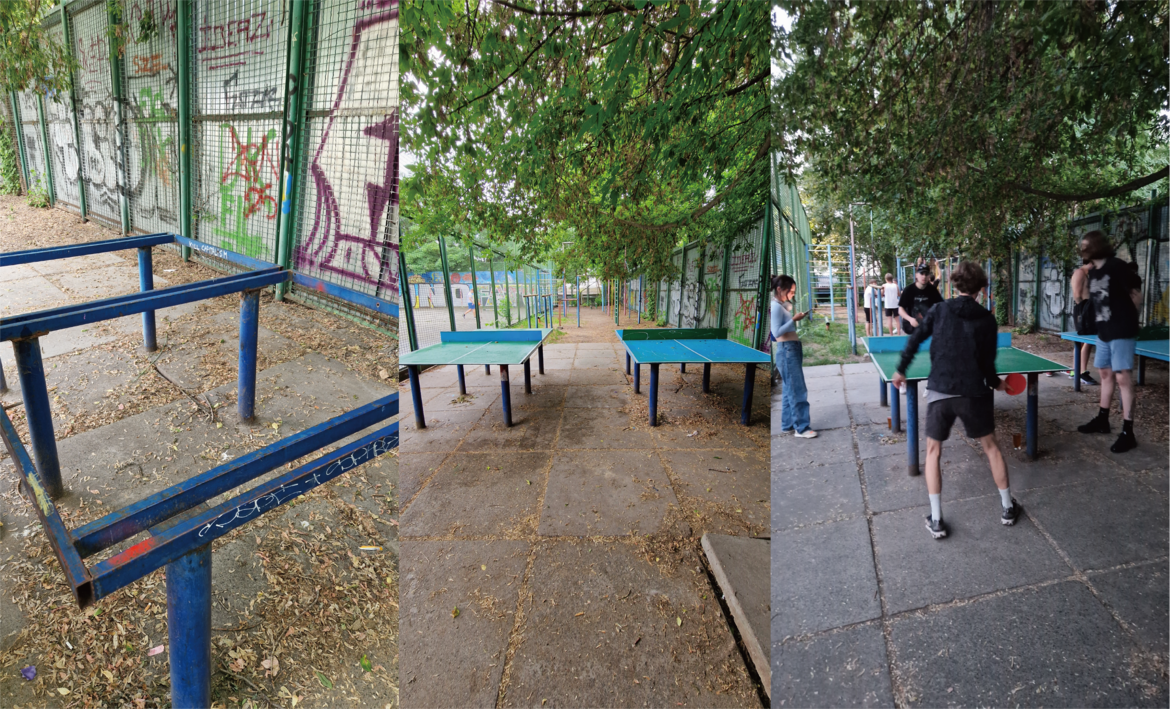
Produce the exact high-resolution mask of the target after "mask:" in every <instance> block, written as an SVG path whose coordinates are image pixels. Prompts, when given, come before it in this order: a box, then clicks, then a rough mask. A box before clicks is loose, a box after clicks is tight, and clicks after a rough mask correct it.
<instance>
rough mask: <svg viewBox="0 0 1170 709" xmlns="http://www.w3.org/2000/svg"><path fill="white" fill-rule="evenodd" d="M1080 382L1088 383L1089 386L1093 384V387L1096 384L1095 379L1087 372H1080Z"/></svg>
mask: <svg viewBox="0 0 1170 709" xmlns="http://www.w3.org/2000/svg"><path fill="white" fill-rule="evenodd" d="M1081 383H1082V384H1088V385H1089V386H1094V387H1095V386H1098V382H1097V380H1096V379H1093V375H1092V374H1089V373H1088V372H1081Z"/></svg>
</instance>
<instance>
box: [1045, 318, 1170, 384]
mask: <svg viewBox="0 0 1170 709" xmlns="http://www.w3.org/2000/svg"><path fill="white" fill-rule="evenodd" d="M1060 339H1062V340H1068V341H1069V342H1072V343H1073V372H1080V371H1081V347H1080V346H1081V345H1082V344H1089V345H1096V344H1097V336H1096V335H1078V334H1077V333H1075V332H1062V333H1060ZM1134 354H1136V355H1137V358H1138V362H1137V365H1138V366H1137V383H1138V384H1145V383H1146V359H1147V358H1149V359H1156V360H1160V361H1162V362H1170V340H1167V339H1165V338H1159V339H1156V340H1142V339H1139V340H1138V343H1137V348H1136V349H1135V350H1134ZM1073 389H1075V390H1076V391H1080V390H1081V378H1080V377H1073Z"/></svg>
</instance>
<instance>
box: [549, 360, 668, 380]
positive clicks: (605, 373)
mask: <svg viewBox="0 0 1170 709" xmlns="http://www.w3.org/2000/svg"><path fill="white" fill-rule="evenodd" d="M578 366H579V365H577V364H576V363H575V362H574V368H573V371H572V372H570V374H569V381H568V382H565V383H567V384H571V385H573V386H593V385H595V384H608V385H611V386H612V385H614V384H625V383H626V375H625V374H624V373H623V371H622V370H620V369H618V367H617V363H616V362H614V363H613V364H611V365H609V366H607V367H606V368H604V369H601V368H597V369H593V368H590V369H578V368H577V367H578ZM646 381H647V383H649V381H650V378H649V375H647V377H646Z"/></svg>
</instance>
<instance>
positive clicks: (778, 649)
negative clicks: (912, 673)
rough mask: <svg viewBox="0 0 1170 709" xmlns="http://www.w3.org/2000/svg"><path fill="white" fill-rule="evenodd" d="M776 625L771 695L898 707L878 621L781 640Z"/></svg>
mask: <svg viewBox="0 0 1170 709" xmlns="http://www.w3.org/2000/svg"><path fill="white" fill-rule="evenodd" d="M777 636H778V632H777V630H776V628H775V626H773V630H772V638H773V640H772V658H773V659H772V664H773V666H774V667H775V668H776V671H775V673H773V675H772V697H774V699H773V701H774V702H775V706H782V707H891V708H892V707H893V706H894V695H893V693H892V691H891V689H890V670H889V661H888V660H887V659H886V642H885V638H884V637H883V636H882V627H881V624H879V623H876V622H875V623H867V624H865V625H859V626H854V627H852V628H846V629H844V630H838V631H834V632H831V633H826V634H824V635H818V636H816V637H814V638H810V639H808V640H792V641H789V642H786V643H783V644H781V642H780V640H779V639H778V637H777Z"/></svg>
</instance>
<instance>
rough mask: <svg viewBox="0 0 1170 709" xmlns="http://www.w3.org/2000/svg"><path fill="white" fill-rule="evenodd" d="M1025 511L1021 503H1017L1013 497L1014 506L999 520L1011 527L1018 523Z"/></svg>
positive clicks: (1004, 512)
mask: <svg viewBox="0 0 1170 709" xmlns="http://www.w3.org/2000/svg"><path fill="white" fill-rule="evenodd" d="M1023 511H1024V508H1023V507H1020V503H1018V502H1016V498H1014V497H1013V498H1012V506H1011V507H1008V508H1006V509H1004V511H1003V516H1002V517H1000V518H999V521H1000V522H1003V523H1004V524H1005V525H1007V526H1009V527H1010V526H1012V525H1013V524H1015V523H1016V520H1017V519H1019V518H1020V515H1021V514H1022V513H1023Z"/></svg>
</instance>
